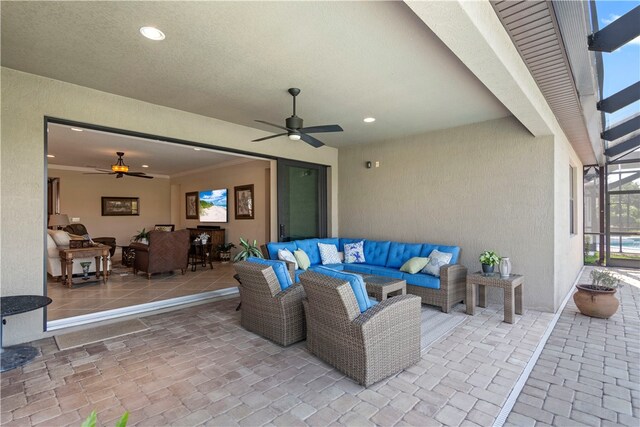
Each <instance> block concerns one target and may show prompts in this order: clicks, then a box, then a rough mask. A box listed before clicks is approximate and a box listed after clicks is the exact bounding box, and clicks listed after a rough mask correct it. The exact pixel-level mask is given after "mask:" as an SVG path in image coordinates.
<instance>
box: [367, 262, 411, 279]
mask: <svg viewBox="0 0 640 427" xmlns="http://www.w3.org/2000/svg"><path fill="white" fill-rule="evenodd" d="M369 272H370V273H369V274H375V275H377V276H385V277H392V278H394V279H402V277H403V276H402V275H403V274H404V273H403V272H402V271H400V270H398V269H397V268H389V267H378V266H377V265H372V266H370V268H369Z"/></svg>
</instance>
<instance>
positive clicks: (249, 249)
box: [233, 237, 264, 262]
mask: <svg viewBox="0 0 640 427" xmlns="http://www.w3.org/2000/svg"><path fill="white" fill-rule="evenodd" d="M240 248H241V250H240V252H238V253H237V254H236V256H235V257H233V262H238V261H244V260H245V259H247V258H249V257H252V256H253V257H256V258H264V257H263V256H262V252H261V251H260V248H259V247H258V241H257V240H254V241H253V244H251V243H249V242H248V241H247V240H244V239H243V238H242V237H241V238H240Z"/></svg>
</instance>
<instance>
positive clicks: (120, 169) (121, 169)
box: [85, 151, 153, 179]
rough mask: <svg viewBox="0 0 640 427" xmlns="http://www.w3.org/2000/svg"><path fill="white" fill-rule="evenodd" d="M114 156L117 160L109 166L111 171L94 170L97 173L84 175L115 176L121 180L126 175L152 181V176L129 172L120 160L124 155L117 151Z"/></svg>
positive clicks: (127, 167)
mask: <svg viewBox="0 0 640 427" xmlns="http://www.w3.org/2000/svg"><path fill="white" fill-rule="evenodd" d="M116 154H117V155H118V160H117V161H116V163H115V164H113V165H111V170H106V169H96V170H97V171H99V172H87V173H85V175H115V176H116V178H122V177H123V176H125V175H127V176H132V177H134V178H146V179H153V177H152V176H149V175H147V174H146V173H144V172H129V166H127V165H125V164H124V160H122V156H124V153H123V152H121V151H118V152H117V153H116Z"/></svg>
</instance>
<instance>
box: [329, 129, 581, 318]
mask: <svg viewBox="0 0 640 427" xmlns="http://www.w3.org/2000/svg"><path fill="white" fill-rule="evenodd" d="M557 150H558V147H557V146H555V145H554V139H553V137H551V136H549V137H538V138H535V137H533V136H532V135H531V134H530V133H529V132H528V131H527V130H526V129H525V128H524V127H523V126H522V125H521V124H520V123H519V122H518V121H517V120H516V119H515V118H513V117H511V118H505V119H500V120H495V121H490V122H484V123H478V124H474V125H469V126H463V127H459V128H454V129H448V130H443V131H438V132H432V133H428V134H425V135H420V136H414V137H410V138H404V139H400V140H394V141H388V142H385V143H381V144H374V145H366V146H359V147H350V148H345V149H341V150H340V181H341V183H342V187H341V189H340V197H339V203H340V233H341V235H342V236H344V237H366V238H373V239H390V240H396V241H405V242H430V243H442V244H450V245H458V246H460V247H461V248H462V253H461V259H460V263H462V264H464V265H465V266H467V267H468V268H469V270H471V271H474V270H479V269H480V264H479V262H478V256H479V254H480V253H481V252H482V251H483V250H487V249H489V250H495V251H497V252H498V253H499V254H500V255H503V256H509V257H510V259H511V262H512V264H513V270H514V272H516V273H522V274H524V275H525V276H526V281H525V288H524V300H525V306H526V307H529V308H535V309H541V310H545V311H552V310H554V309H555V308H556V307H557V299H556V298H555V297H554V295H555V288H556V287H557V288H558V289H559V291H558V292H565V293H566V290H567V289H568V287H567V286H568V285H567V283H569V281H572V280H573V277H575V275H576V274H577V270H578V269H579V267H578V266H577V265H574V263H572V264H570V265H568V264H567V263H566V262H565V263H564V264H565V266H566V268H564V267H563V268H562V274H559V271H556V270H555V269H554V265H555V264H557V263H558V262H559V261H560V260H561V258H562V256H561V255H560V254H559V253H558V248H559V243H558V242H559V241H560V240H564V241H568V234H567V238H566V239H557V240H554V233H555V232H556V227H555V226H554V223H556V222H566V221H567V220H565V219H564V218H562V217H561V216H560V215H562V210H561V209H560V210H558V211H557V212H556V211H554V205H555V204H556V203H558V202H559V200H556V199H557V198H559V197H562V196H556V195H555V192H554V190H555V187H556V181H558V179H559V178H557V177H556V176H555V175H554V166H555V165H554V161H555V160H556V157H554V151H557ZM366 161H372V162H373V163H374V165H375V162H376V161H378V162H380V167H379V168H375V167H374V168H372V169H366V168H365V162H366ZM558 161H559V160H558ZM559 162H560V161H559ZM560 163H562V162H560ZM567 168H568V166H567V167H565V168H563V170H564V171H566V170H567ZM566 175H567V176H568V172H567V174H566ZM559 185H560V186H562V184H559ZM567 197H568V193H567ZM564 200H568V199H563V206H565V205H568V202H567V203H564ZM554 215H555V218H554ZM579 215H580V216H581V214H579ZM573 240H575V239H573ZM573 240H572V242H573ZM554 249H555V253H554ZM571 250H572V251H574V252H575V251H576V249H575V248H574V247H573V246H572V248H571ZM577 254H578V255H579V254H580V251H577ZM575 256H576V254H575V253H574V254H573V255H572V259H574V258H575ZM554 283H557V286H554ZM563 295H564V294H563ZM500 300H501V298H500Z"/></svg>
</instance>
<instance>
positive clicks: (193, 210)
mask: <svg viewBox="0 0 640 427" xmlns="http://www.w3.org/2000/svg"><path fill="white" fill-rule="evenodd" d="M184 203H185V212H186V218H187V219H199V218H200V216H199V215H200V214H199V212H198V205H199V203H200V201H199V200H198V192H197V191H191V192H189V193H185V195H184Z"/></svg>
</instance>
